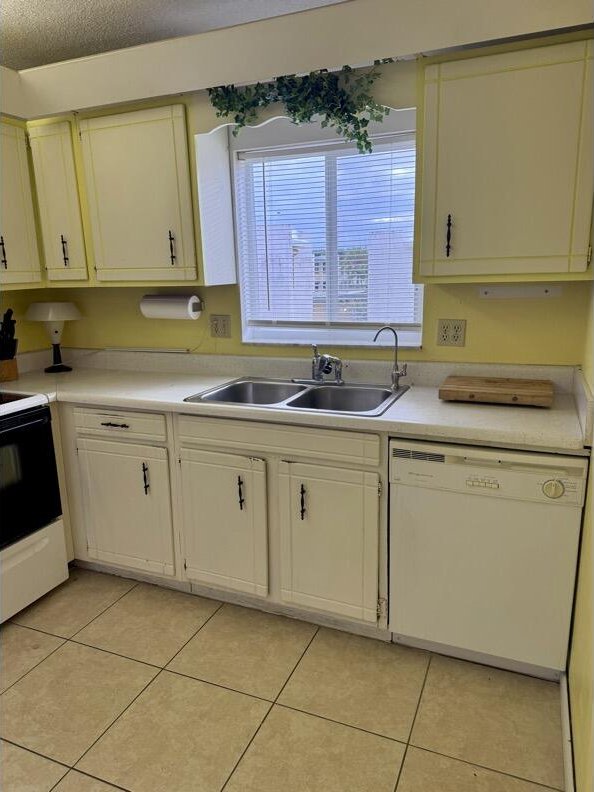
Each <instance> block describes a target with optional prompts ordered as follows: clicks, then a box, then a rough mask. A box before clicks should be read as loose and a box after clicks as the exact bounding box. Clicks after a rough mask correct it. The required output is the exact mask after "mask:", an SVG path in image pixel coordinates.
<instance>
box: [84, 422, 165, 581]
mask: <svg viewBox="0 0 594 792" xmlns="http://www.w3.org/2000/svg"><path fill="white" fill-rule="evenodd" d="M77 448H78V458H79V463H80V470H81V478H82V499H83V503H82V505H83V510H84V521H85V530H86V534H87V544H88V554H89V556H90V558H96V559H98V560H101V561H105V562H107V563H111V564H117V565H118V566H124V567H131V568H133V569H140V570H144V571H147V572H155V573H158V574H160V575H173V574H174V563H173V531H172V523H171V490H170V485H169V463H168V454H167V449H165V448H156V447H153V446H148V445H136V444H132V443H118V442H110V441H106V440H95V439H89V438H79V440H78V442H77Z"/></svg>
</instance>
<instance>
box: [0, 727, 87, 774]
mask: <svg viewBox="0 0 594 792" xmlns="http://www.w3.org/2000/svg"><path fill="white" fill-rule="evenodd" d="M1 739H2V742H6V743H10V745H14V746H16V747H17V748H21V749H22V750H23V751H27V753H32V754H35V756H40V757H41V758H42V759H47V760H48V762H54V764H58V765H60V766H61V767H64V768H66V769H67V770H72V766H71V765H69V764H66V762H62V761H60V760H59V759H54V758H53V757H51V756H47V755H46V754H43V753H40V752H39V751H36V750H35V749H34V748H27V746H26V745H21V743H18V742H16V740H12V739H10V738H9V737H2V738H1ZM62 778H64V776H62Z"/></svg>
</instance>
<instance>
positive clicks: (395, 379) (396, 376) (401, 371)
mask: <svg viewBox="0 0 594 792" xmlns="http://www.w3.org/2000/svg"><path fill="white" fill-rule="evenodd" d="M384 330H389V331H390V332H391V333H394V365H393V367H392V390H393V391H397V390H398V387H399V385H400V377H406V363H403V365H402V368H398V333H397V332H396V330H394V328H393V327H390V325H384V326H383V327H380V329H379V330H378V331H377V333H376V334H375V337H374V339H373V340H374V342H375V341H377V338H378V336H379V334H380V333H383V332H384Z"/></svg>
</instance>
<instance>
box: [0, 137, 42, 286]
mask: <svg viewBox="0 0 594 792" xmlns="http://www.w3.org/2000/svg"><path fill="white" fill-rule="evenodd" d="M0 134H1V144H0V154H1V165H2V168H1V174H2V189H1V197H0V283H1V284H8V283H37V282H38V281H40V280H41V265H40V261H39V251H38V248H37V237H36V232H35V216H34V214H33V198H32V193H31V181H30V175H29V164H28V160H27V142H26V137H25V130H24V129H22V128H21V127H18V126H14V125H12V124H8V123H6V122H4V121H3V122H2V123H0Z"/></svg>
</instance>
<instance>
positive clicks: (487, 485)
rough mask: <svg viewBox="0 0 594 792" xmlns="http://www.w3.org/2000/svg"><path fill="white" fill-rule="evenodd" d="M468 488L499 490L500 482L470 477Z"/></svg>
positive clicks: (467, 483)
mask: <svg viewBox="0 0 594 792" xmlns="http://www.w3.org/2000/svg"><path fill="white" fill-rule="evenodd" d="M466 486H467V487H482V488H483V489H499V482H498V481H497V479H494V478H480V476H470V477H469V478H467V479H466Z"/></svg>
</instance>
